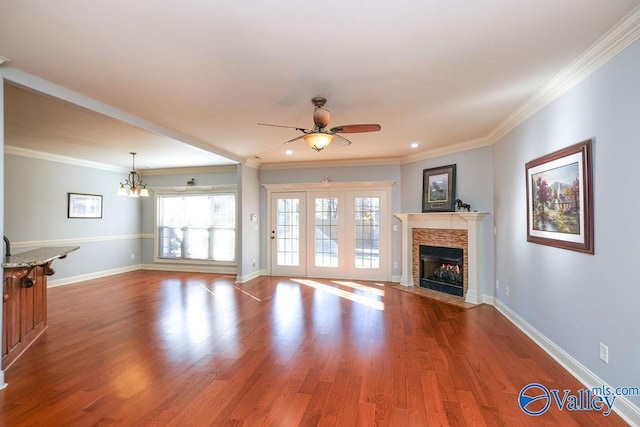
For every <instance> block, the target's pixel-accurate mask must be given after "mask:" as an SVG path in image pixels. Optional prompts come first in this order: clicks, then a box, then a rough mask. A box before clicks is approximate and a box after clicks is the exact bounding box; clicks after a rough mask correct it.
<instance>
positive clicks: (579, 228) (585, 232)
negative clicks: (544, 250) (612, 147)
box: [525, 140, 594, 254]
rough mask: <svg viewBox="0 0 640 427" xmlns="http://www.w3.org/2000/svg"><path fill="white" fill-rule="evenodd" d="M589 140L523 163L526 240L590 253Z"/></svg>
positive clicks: (590, 166)
mask: <svg viewBox="0 0 640 427" xmlns="http://www.w3.org/2000/svg"><path fill="white" fill-rule="evenodd" d="M591 145H592V141H591V140H587V141H583V142H581V143H579V144H575V145H572V146H570V147H567V148H564V149H562V150H559V151H556V152H554V153H551V154H548V155H546V156H544V157H540V158H539V159H535V160H532V161H530V162H528V163H527V164H526V165H525V171H526V176H527V240H528V241H529V242H533V243H539V244H541V245H548V246H555V247H557V248H562V249H569V250H573V251H578V252H585V253H588V254H593V249H594V248H593V194H592V191H593V190H592V188H593V178H592V160H591Z"/></svg>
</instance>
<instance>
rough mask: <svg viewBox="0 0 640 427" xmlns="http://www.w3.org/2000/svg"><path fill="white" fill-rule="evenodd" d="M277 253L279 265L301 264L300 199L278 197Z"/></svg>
mask: <svg viewBox="0 0 640 427" xmlns="http://www.w3.org/2000/svg"><path fill="white" fill-rule="evenodd" d="M277 203H278V206H277V208H276V210H277V216H278V223H277V240H276V254H277V262H278V265H290V266H298V265H300V238H299V236H300V200H299V199H278V202H277Z"/></svg>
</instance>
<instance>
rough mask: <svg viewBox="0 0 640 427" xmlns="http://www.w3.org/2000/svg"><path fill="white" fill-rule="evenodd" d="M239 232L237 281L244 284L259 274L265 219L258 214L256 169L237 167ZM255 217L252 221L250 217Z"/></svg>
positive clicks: (257, 177)
mask: <svg viewBox="0 0 640 427" xmlns="http://www.w3.org/2000/svg"><path fill="white" fill-rule="evenodd" d="M238 182H239V184H238V187H239V191H238V193H239V206H240V208H239V211H240V212H239V214H238V229H239V230H240V235H239V244H238V254H239V255H240V257H241V258H240V259H239V260H238V281H239V282H246V281H247V280H251V279H252V278H253V277H255V276H257V275H259V273H260V258H261V257H260V234H261V233H262V232H263V231H262V224H264V223H265V218H264V217H262V215H261V214H260V179H259V173H258V170H257V169H254V168H251V167H249V166H246V165H239V166H238ZM252 214H255V215H256V220H255V221H252V219H251V215H252Z"/></svg>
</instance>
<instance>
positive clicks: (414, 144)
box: [411, 142, 420, 148]
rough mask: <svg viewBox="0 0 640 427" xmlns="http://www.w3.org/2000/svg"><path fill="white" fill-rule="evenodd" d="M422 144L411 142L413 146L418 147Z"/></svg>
mask: <svg viewBox="0 0 640 427" xmlns="http://www.w3.org/2000/svg"><path fill="white" fill-rule="evenodd" d="M419 145H420V144H418V143H417V142H412V143H411V148H418V146H419Z"/></svg>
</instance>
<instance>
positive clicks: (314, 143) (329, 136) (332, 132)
mask: <svg viewBox="0 0 640 427" xmlns="http://www.w3.org/2000/svg"><path fill="white" fill-rule="evenodd" d="M311 103H312V104H313V105H314V106H315V108H314V109H313V127H312V128H311V129H305V128H301V127H296V126H284V125H273V124H269V123H258V124H259V125H261V126H275V127H284V128H291V129H295V130H299V131H300V132H302V133H303V134H304V135H302V136H299V137H296V138H293V139H290V140H289V141H286V142H285V144H289V143H291V142H294V141H297V140H299V139H304V140H305V142H306V143H307V144H308V145H309V147H311V148H312V149H314V150H315V151H318V152H320V151H322V150H324V149H325V148H326V147H327V146H328V145H329V144H331V143H332V142H334V141H335V143H336V144H337V145H342V146H345V147H346V146H348V145H351V141H349V140H348V139H347V138H345V137H344V136H341V135H337V134H338V133H361V132H377V131H379V130H380V129H381V127H380V125H379V124H358V125H343V126H337V127H334V128H331V129H327V126H329V120H330V119H331V113H330V112H329V110H326V109H325V108H323V107H324V104H326V103H327V100H326V99H325V98H322V97H319V96H317V97H315V98H313V99H312V100H311ZM336 137H337V138H336Z"/></svg>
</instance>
